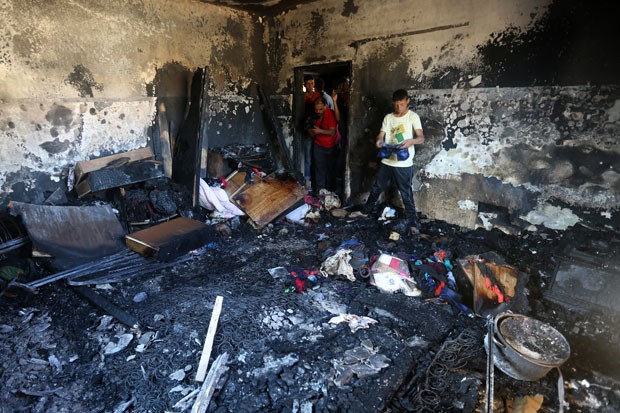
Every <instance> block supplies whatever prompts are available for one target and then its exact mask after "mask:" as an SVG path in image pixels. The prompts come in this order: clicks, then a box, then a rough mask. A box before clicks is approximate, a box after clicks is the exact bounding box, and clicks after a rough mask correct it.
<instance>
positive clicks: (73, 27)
mask: <svg viewBox="0 0 620 413" xmlns="http://www.w3.org/2000/svg"><path fill="white" fill-rule="evenodd" d="M0 20H1V21H2V22H3V25H2V27H0V40H1V41H0V187H1V188H2V191H1V195H0V205H2V204H4V203H6V201H7V200H8V199H15V200H20V201H31V202H41V201H42V200H43V199H44V198H45V197H46V196H47V195H48V194H49V193H50V192H51V191H53V190H54V189H56V188H58V187H60V186H64V184H65V182H64V181H65V176H66V174H67V170H68V168H69V167H71V166H72V165H74V164H75V163H76V162H78V161H80V160H84V159H90V158H95V157H98V156H103V155H108V154H111V153H118V152H123V151H127V150H131V149H136V148H138V147H143V146H145V145H148V144H149V141H150V140H151V139H152V137H153V129H154V128H153V126H154V125H156V124H157V122H155V121H156V120H157V115H158V110H159V108H160V107H161V104H162V103H163V104H164V107H165V109H166V114H167V117H168V119H167V120H168V123H169V127H170V132H171V138H174V134H175V133H176V132H178V130H179V128H180V127H181V125H182V123H183V122H184V120H185V116H186V114H187V111H186V109H187V107H186V106H187V102H188V93H189V86H190V85H189V81H190V80H191V79H192V76H193V73H194V72H195V71H196V70H197V69H198V68H206V70H207V71H208V73H209V79H210V83H209V85H208V86H207V87H208V88H209V96H210V97H211V99H210V105H211V110H210V114H211V117H210V119H209V123H210V125H211V128H210V129H209V133H210V135H211V134H212V139H210V142H211V144H212V145H222V146H223V145H225V144H229V143H233V142H234V143H238V142H240V141H241V142H246V143H249V142H258V143H262V141H263V140H264V136H263V132H262V131H263V129H264V127H263V125H262V120H261V118H260V117H259V116H256V115H254V113H255V112H256V111H257V110H258V98H257V94H256V91H255V87H254V86H253V83H254V82H257V81H260V79H261V78H262V74H263V68H264V64H263V63H262V62H263V60H264V59H263V57H262V48H263V46H262V44H263V42H262V25H261V23H260V21H259V19H258V18H257V17H254V16H252V15H250V14H248V13H246V12H241V11H235V10H231V9H228V8H223V7H217V6H213V5H208V4H204V3H197V2H193V1H190V0H180V1H175V2H174V4H171V3H170V2H168V1H164V0H131V1H126V2H113V3H110V2H103V3H102V2H99V1H95V0H79V1H74V2H62V1H45V2H41V1H35V0H25V1H16V0H7V1H4V2H2V4H0ZM210 137H211V136H210Z"/></svg>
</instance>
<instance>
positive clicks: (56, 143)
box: [39, 139, 69, 154]
mask: <svg viewBox="0 0 620 413" xmlns="http://www.w3.org/2000/svg"><path fill="white" fill-rule="evenodd" d="M39 146H40V147H41V148H43V149H45V150H46V151H47V152H49V153H52V154H55V153H61V152H65V151H66V150H67V149H69V141H60V140H58V139H54V140H53V141H51V142H43V143H42V144H40V145H39Z"/></svg>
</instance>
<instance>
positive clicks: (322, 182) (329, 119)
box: [310, 96, 337, 193]
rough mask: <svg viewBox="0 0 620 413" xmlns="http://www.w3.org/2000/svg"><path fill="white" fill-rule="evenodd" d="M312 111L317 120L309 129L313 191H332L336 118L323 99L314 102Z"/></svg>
mask: <svg viewBox="0 0 620 413" xmlns="http://www.w3.org/2000/svg"><path fill="white" fill-rule="evenodd" d="M314 110H315V113H316V114H317V116H318V119H317V120H316V121H315V123H314V128H312V129H310V134H311V135H312V137H313V145H312V155H313V167H314V180H315V186H314V188H313V189H314V191H315V193H318V192H319V191H320V190H321V189H327V190H329V191H332V190H333V189H334V188H333V186H334V172H335V165H336V159H335V155H336V144H337V141H336V117H335V116H334V112H333V111H332V110H331V109H330V108H328V107H327V102H326V101H325V98H324V97H322V96H321V97H319V98H317V99H316V100H315V101H314Z"/></svg>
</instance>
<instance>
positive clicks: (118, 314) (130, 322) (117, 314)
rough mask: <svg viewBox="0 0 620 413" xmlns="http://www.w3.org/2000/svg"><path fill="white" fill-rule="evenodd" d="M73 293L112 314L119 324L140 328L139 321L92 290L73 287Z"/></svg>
mask: <svg viewBox="0 0 620 413" xmlns="http://www.w3.org/2000/svg"><path fill="white" fill-rule="evenodd" d="M72 289H73V291H75V292H76V293H77V294H79V295H80V296H82V297H83V298H85V299H87V300H88V301H89V302H90V303H92V304H93V305H95V306H96V307H98V308H100V309H101V310H103V311H105V312H106V313H108V314H110V315H111V316H112V317H114V318H116V319H117V320H118V321H119V322H121V323H123V324H125V325H126V326H128V327H129V328H138V327H139V325H140V324H139V323H138V319H137V318H136V317H134V316H132V315H131V314H129V313H127V312H126V311H125V310H123V309H122V308H120V307H119V306H117V305H116V304H114V303H113V302H111V301H110V300H108V299H107V298H104V297H102V296H100V295H99V294H97V293H96V292H94V291H93V290H92V289H90V288H87V287H72Z"/></svg>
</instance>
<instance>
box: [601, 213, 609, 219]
mask: <svg viewBox="0 0 620 413" xmlns="http://www.w3.org/2000/svg"><path fill="white" fill-rule="evenodd" d="M601 216H602V217H605V218H607V219H611V212H609V211H602V212H601Z"/></svg>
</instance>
